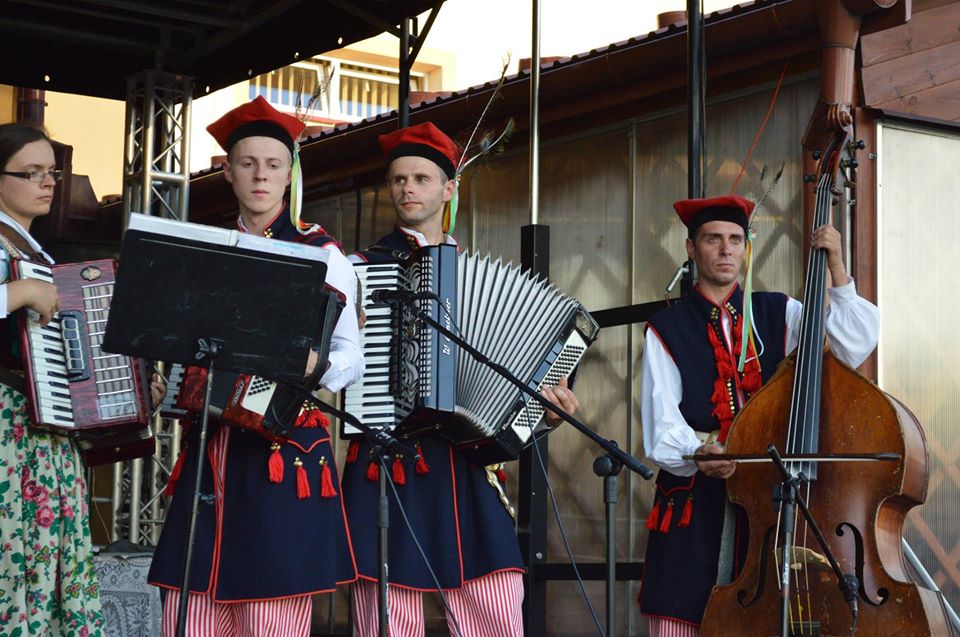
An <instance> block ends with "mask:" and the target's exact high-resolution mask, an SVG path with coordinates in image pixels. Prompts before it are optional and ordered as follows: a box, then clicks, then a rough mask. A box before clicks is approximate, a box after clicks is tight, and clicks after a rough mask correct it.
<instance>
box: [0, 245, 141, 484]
mask: <svg viewBox="0 0 960 637" xmlns="http://www.w3.org/2000/svg"><path fill="white" fill-rule="evenodd" d="M115 274H116V262H115V261H113V260H110V259H106V260H100V261H88V262H85V263H72V264H64V265H53V266H51V265H46V264H40V263H35V262H32V261H25V260H20V259H14V260H13V261H12V262H11V276H12V278H14V279H38V280H41V281H46V282H47V283H53V284H54V285H56V286H57V292H58V295H59V298H60V311H59V312H58V313H57V315H56V316H55V317H54V319H53V320H52V321H50V322H49V323H48V324H47V325H40V323H39V321H37V320H35V319H33V318H29V314H28V313H25V315H24V317H23V318H25V319H26V320H24V321H23V325H21V332H20V344H21V348H22V358H23V366H24V375H25V377H26V394H27V397H28V398H29V413H30V420H31V422H32V423H33V425H35V426H37V427H40V428H43V429H49V430H53V431H56V432H58V433H61V434H70V435H72V436H74V437H75V438H76V441H77V446H78V447H79V448H80V451H81V453H82V454H83V456H84V460H85V461H86V463H87V464H88V465H98V464H106V463H110V462H117V461H120V460H128V459H130V458H141V457H144V456H149V455H152V454H153V452H154V447H155V445H154V439H153V434H152V432H151V429H150V425H149V422H150V406H149V396H150V383H149V380H148V378H147V372H146V367H145V366H144V365H142V364H141V363H140V362H139V361H138V360H137V359H135V358H131V357H129V356H121V355H116V354H109V353H107V352H105V351H103V350H102V349H101V347H100V345H101V343H102V342H103V334H104V329H105V326H106V324H107V317H108V315H109V313H110V300H111V298H112V296H113V284H114V277H115Z"/></svg>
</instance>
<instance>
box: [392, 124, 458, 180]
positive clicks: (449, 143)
mask: <svg viewBox="0 0 960 637" xmlns="http://www.w3.org/2000/svg"><path fill="white" fill-rule="evenodd" d="M380 148H381V149H382V150H383V156H384V157H386V158H387V163H388V164H389V163H390V162H392V161H393V160H394V159H397V158H398V157H409V156H413V157H423V158H424V159H429V160H430V161H432V162H433V163H435V164H436V165H437V166H439V167H440V170H442V171H443V172H444V174H445V175H446V176H447V178H448V179H453V177H454V175H455V174H456V170H457V168H456V166H457V162H459V161H460V148H459V147H458V146H457V144H456V142H454V141H453V140H452V139H450V138H449V137H447V135H446V134H445V133H444V132H443V131H441V130H440V129H439V128H437V127H436V126H434V125H433V123H431V122H424V123H423V124H417V125H416V126H408V127H406V128H401V129H400V130H398V131H394V132H392V133H387V134H386V135H381V136H380Z"/></svg>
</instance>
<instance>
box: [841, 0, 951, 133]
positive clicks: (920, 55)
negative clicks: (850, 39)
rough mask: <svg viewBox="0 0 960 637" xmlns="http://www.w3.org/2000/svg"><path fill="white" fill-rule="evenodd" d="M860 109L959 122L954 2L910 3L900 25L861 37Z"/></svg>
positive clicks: (915, 1) (930, 0)
mask: <svg viewBox="0 0 960 637" xmlns="http://www.w3.org/2000/svg"><path fill="white" fill-rule="evenodd" d="M860 52H861V58H862V64H863V68H862V71H861V77H862V81H863V97H864V103H865V104H867V105H868V106H873V107H875V108H882V109H886V110H892V111H900V112H903V113H910V114H913V115H919V116H922V117H933V118H937V119H943V120H951V121H960V1H957V0H914V3H913V18H912V19H911V20H910V21H909V22H908V23H906V24H904V25H902V26H899V27H895V28H892V29H886V30H884V31H880V32H878V33H873V34H870V35H867V36H864V37H863V39H862V40H861V45H860Z"/></svg>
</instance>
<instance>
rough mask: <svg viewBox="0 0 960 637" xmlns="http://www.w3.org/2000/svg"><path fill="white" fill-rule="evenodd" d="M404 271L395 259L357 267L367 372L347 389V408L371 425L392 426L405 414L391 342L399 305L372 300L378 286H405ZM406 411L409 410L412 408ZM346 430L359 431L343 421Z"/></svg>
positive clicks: (390, 287) (362, 342)
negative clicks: (362, 309)
mask: <svg viewBox="0 0 960 637" xmlns="http://www.w3.org/2000/svg"><path fill="white" fill-rule="evenodd" d="M403 271H404V269H403V267H401V266H400V265H399V264H395V263H390V264H383V265H368V266H365V267H362V268H356V273H357V278H359V279H360V287H361V290H362V294H363V297H362V298H363V307H364V308H365V312H366V323H365V324H364V326H363V329H362V330H360V346H361V349H362V351H363V358H364V360H365V361H366V372H364V375H363V378H362V379H360V380H359V381H358V382H356V383H354V384H353V385H351V386H350V387H349V388H348V389H347V390H345V392H344V409H345V410H346V411H348V412H350V413H352V414H353V415H354V416H356V417H357V418H359V419H360V421H361V422H362V423H364V424H365V425H367V426H368V427H377V428H387V429H391V428H393V426H394V425H395V424H396V422H397V421H398V420H401V419H402V417H403V416H404V415H405V413H402V412H403V411H404V408H403V407H402V405H398V397H397V396H395V395H394V391H395V387H396V382H395V381H396V373H397V369H396V366H397V360H396V352H395V351H394V350H393V349H392V344H393V342H394V340H395V339H396V338H397V331H398V328H397V322H398V318H397V317H398V310H397V308H396V306H374V305H371V300H370V295H371V294H373V292H374V291H375V290H398V289H403V286H404V273H403ZM401 402H402V401H401ZM405 411H407V412H408V411H409V408H407V409H406V410H405ZM343 433H344V434H345V435H347V434H357V433H360V432H359V431H358V430H357V429H356V428H354V427H352V426H350V425H349V424H347V423H344V429H343Z"/></svg>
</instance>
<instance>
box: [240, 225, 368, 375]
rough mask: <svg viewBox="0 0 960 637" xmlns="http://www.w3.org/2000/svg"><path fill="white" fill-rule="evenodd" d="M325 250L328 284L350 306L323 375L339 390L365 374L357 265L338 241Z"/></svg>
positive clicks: (339, 323)
mask: <svg viewBox="0 0 960 637" xmlns="http://www.w3.org/2000/svg"><path fill="white" fill-rule="evenodd" d="M237 225H238V227H239V228H240V230H241V231H243V232H246V231H247V230H246V228H245V227H244V226H243V221H242V220H240V221H239V222H238V224H237ZM322 249H323V250H326V251H327V252H329V253H330V256H329V258H328V259H327V277H326V283H327V285H329V286H330V287H332V288H335V289H336V290H338V291H339V292H341V293H343V295H344V296H345V297H346V305H345V306H344V308H343V311H342V312H341V313H340V318H339V320H338V321H337V324H336V325H335V326H334V328H333V334H332V335H331V337H330V353H329V354H328V356H327V362H328V363H330V366H329V367H328V368H327V371H326V372H324V374H323V376H321V377H320V384H321V385H323V386H324V387H325V388H327V389H329V390H330V391H334V392H336V391H340V390H341V389H343V388H344V387H349V386H350V385H352V384H353V383H355V382H357V381H358V380H360V378H362V377H363V370H364V360H363V350H362V349H360V327H359V324H358V323H357V311H356V291H357V285H356V275H355V274H354V273H353V266H352V265H351V264H350V262H349V261H347V257H345V256H343V252H341V251H340V248H338V247H337V244H335V243H333V242H331V243H328V244H327V245H325V246H323V247H322Z"/></svg>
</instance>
